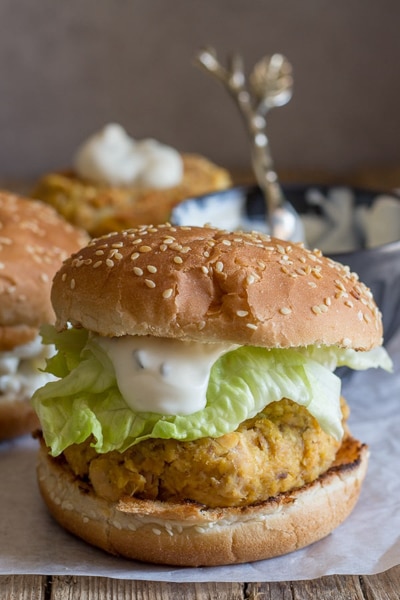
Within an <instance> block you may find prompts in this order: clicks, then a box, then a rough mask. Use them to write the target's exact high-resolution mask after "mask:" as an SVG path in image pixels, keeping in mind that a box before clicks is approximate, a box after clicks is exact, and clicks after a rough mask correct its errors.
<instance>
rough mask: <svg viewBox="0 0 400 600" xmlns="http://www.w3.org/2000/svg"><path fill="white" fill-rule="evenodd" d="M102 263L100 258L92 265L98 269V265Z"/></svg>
mask: <svg viewBox="0 0 400 600" xmlns="http://www.w3.org/2000/svg"><path fill="white" fill-rule="evenodd" d="M102 264H103V261H102V260H98V261H97V262H95V263H94V265H93V269H98V268H99V267H100V265H102Z"/></svg>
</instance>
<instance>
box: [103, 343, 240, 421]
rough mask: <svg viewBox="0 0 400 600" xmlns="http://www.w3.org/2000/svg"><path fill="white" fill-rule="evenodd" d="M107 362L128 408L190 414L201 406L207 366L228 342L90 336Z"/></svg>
mask: <svg viewBox="0 0 400 600" xmlns="http://www.w3.org/2000/svg"><path fill="white" fill-rule="evenodd" d="M93 341H94V342H95V343H97V344H98V345H99V346H100V347H101V348H102V349H103V350H104V351H105V352H106V353H107V356H108V357H109V359H110V361H111V362H112V364H113V366H114V369H115V373H116V378H117V384H118V387H119V390H120V392H121V394H122V396H123V398H124V399H125V401H126V403H127V404H128V406H130V408H132V410H134V411H138V412H155V413H159V414H163V415H189V414H193V413H195V412H197V411H198V410H202V409H203V408H204V407H205V406H206V404H207V400H206V392H207V386H208V381H209V377H210V370H211V367H212V365H213V364H214V363H215V361H216V360H217V359H218V358H219V357H220V356H222V355H223V354H225V353H226V352H229V351H230V350H233V349H234V348H237V346H234V345H231V344H222V343H215V344H212V343H210V344H204V343H200V342H187V341H180V340H175V339H166V338H156V337H152V336H124V337H120V338H106V337H101V336H94V337H93Z"/></svg>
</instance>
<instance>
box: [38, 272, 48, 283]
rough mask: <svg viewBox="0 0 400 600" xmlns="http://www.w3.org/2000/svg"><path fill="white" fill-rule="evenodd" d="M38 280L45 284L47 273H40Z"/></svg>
mask: <svg viewBox="0 0 400 600" xmlns="http://www.w3.org/2000/svg"><path fill="white" fill-rule="evenodd" d="M40 279H41V280H42V281H44V282H45V283H47V282H48V281H49V276H48V275H47V273H41V274H40Z"/></svg>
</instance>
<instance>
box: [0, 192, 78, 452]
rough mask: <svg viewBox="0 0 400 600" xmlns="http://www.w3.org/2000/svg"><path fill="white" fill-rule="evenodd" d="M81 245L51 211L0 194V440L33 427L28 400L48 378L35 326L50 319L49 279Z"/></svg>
mask: <svg viewBox="0 0 400 600" xmlns="http://www.w3.org/2000/svg"><path fill="white" fill-rule="evenodd" d="M87 241H88V238H87V236H86V235H84V234H83V233H82V232H80V231H78V230H77V229H75V228H73V227H72V226H71V225H69V224H67V223H66V222H65V221H64V220H63V219H62V218H61V217H60V216H59V215H58V214H57V213H56V212H55V210H54V209H52V208H50V207H48V206H45V205H44V204H42V203H40V202H35V201H33V200H30V199H28V198H22V197H20V196H17V195H14V194H11V193H9V192H6V191H0V440H5V439H9V438H13V437H16V436H19V435H22V434H25V433H28V432H30V431H31V430H33V429H34V428H35V427H37V426H38V422H37V417H36V414H35V412H34V410H33V409H32V405H31V403H30V398H31V395H32V393H33V392H34V390H35V389H36V388H37V387H41V386H42V385H43V383H44V382H46V381H47V380H48V379H49V375H48V374H45V373H42V372H41V371H40V367H42V366H45V357H46V356H47V355H48V354H49V352H51V350H50V346H47V347H44V346H43V345H42V343H41V338H40V335H39V328H40V326H41V325H42V324H43V323H47V322H49V321H53V320H54V312H53V309H52V306H51V301H50V289H51V280H52V278H53V275H54V274H55V272H56V271H57V269H59V267H60V266H61V264H62V261H63V260H64V259H65V258H67V257H68V256H69V255H70V254H71V252H73V251H76V250H78V249H79V248H80V246H81V245H82V244H84V243H86V242H87Z"/></svg>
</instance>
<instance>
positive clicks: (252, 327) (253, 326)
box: [246, 323, 257, 330]
mask: <svg viewBox="0 0 400 600" xmlns="http://www.w3.org/2000/svg"><path fill="white" fill-rule="evenodd" d="M246 327H248V328H249V329H254V330H256V329H257V325H254V323H246Z"/></svg>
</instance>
